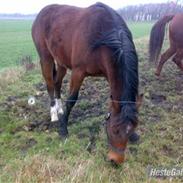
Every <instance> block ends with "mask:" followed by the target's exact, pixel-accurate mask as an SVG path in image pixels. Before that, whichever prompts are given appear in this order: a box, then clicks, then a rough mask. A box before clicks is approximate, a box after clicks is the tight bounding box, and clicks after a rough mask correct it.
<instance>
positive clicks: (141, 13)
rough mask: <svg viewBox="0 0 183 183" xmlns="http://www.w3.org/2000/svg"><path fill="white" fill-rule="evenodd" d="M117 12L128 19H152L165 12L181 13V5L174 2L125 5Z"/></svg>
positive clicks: (182, 11)
mask: <svg viewBox="0 0 183 183" xmlns="http://www.w3.org/2000/svg"><path fill="white" fill-rule="evenodd" d="M118 12H119V14H120V15H121V16H122V17H123V18H124V19H125V20H129V21H153V20H158V19H159V18H161V17H163V16H164V15H167V14H176V13H183V5H182V4H179V3H174V2H168V3H160V4H158V3H157V4H144V5H135V6H127V7H125V8H123V9H120V10H119V11H118Z"/></svg>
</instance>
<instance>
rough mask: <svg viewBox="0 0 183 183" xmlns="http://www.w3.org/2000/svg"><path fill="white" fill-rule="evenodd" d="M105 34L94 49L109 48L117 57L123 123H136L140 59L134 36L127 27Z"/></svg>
mask: <svg viewBox="0 0 183 183" xmlns="http://www.w3.org/2000/svg"><path fill="white" fill-rule="evenodd" d="M123 26H124V27H119V28H117V29H113V30H111V31H109V32H106V33H104V34H103V36H102V38H101V39H99V40H98V41H96V42H95V44H94V45H93V48H97V47H100V46H102V45H104V46H107V47H109V48H110V49H111V50H112V52H113V56H114V57H115V63H114V64H115V65H116V74H117V76H116V77H119V78H120V79H121V85H122V96H121V99H120V101H121V102H120V103H121V110H122V111H123V112H122V115H123V116H122V118H123V121H126V122H136V121H137V109H136V96H137V94H138V82H139V81H138V57H137V54H136V50H135V46H134V43H133V41H132V35H131V33H130V31H129V30H128V28H127V27H126V25H125V24H124V25H123Z"/></svg>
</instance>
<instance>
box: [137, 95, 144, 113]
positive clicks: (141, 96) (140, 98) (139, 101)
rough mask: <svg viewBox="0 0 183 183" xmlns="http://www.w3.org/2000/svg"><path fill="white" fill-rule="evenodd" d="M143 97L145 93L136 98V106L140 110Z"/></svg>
mask: <svg viewBox="0 0 183 183" xmlns="http://www.w3.org/2000/svg"><path fill="white" fill-rule="evenodd" d="M143 98H144V94H143V93H141V94H140V95H138V96H137V98H136V106H137V109H138V110H139V108H140V106H141V105H142V102H143Z"/></svg>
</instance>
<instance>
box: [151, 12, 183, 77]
mask: <svg viewBox="0 0 183 183" xmlns="http://www.w3.org/2000/svg"><path fill="white" fill-rule="evenodd" d="M168 22H170V25H169V40H170V47H169V48H168V49H167V50H166V51H165V52H164V53H163V54H162V55H161V58H160V61H159V63H158V65H157V69H156V72H155V74H156V75H157V76H159V75H160V73H161V70H162V67H163V64H164V63H165V62H166V61H167V60H168V59H169V58H170V57H172V56H173V59H172V61H173V62H174V63H176V64H177V66H178V67H179V68H180V69H181V70H182V71H183V63H182V59H183V14H176V15H167V16H164V17H163V18H161V19H160V20H159V21H158V22H156V24H155V25H154V26H153V28H152V30H151V36H150V41H149V55H150V61H155V62H157V60H158V57H159V54H160V52H161V48H162V45H163V40H164V35H165V27H166V24H167V23H168Z"/></svg>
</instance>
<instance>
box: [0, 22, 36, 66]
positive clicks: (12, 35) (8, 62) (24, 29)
mask: <svg viewBox="0 0 183 183" xmlns="http://www.w3.org/2000/svg"><path fill="white" fill-rule="evenodd" d="M31 25H32V20H0V50H1V51H0V69H2V68H5V67H12V66H17V65H19V64H20V61H21V59H22V58H23V57H25V56H26V55H30V56H31V57H32V59H33V60H35V59H36V58H37V56H36V51H35V47H34V45H33V42H32V38H31Z"/></svg>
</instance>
